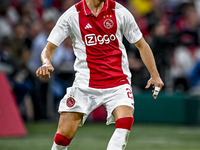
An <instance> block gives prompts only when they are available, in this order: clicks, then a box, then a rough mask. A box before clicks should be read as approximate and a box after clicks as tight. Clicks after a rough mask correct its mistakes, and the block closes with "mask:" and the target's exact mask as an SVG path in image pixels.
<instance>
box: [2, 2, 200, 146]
mask: <svg viewBox="0 0 200 150" xmlns="http://www.w3.org/2000/svg"><path fill="white" fill-rule="evenodd" d="M78 1H79V0H1V1H0V87H1V90H0V110H5V109H9V107H8V106H9V105H8V106H5V105H3V104H4V102H8V96H7V94H6V92H3V91H5V90H6V88H4V87H6V86H8V90H9V93H8V94H11V99H12V101H11V102H12V103H14V104H15V105H16V106H17V111H18V112H19V114H20V117H21V118H22V120H23V121H22V122H24V123H25V125H26V127H27V128H28V132H29V131H30V130H31V131H35V130H32V127H33V129H36V127H35V126H37V123H45V125H47V124H46V123H53V124H54V123H57V121H58V117H59V114H58V113H57V108H58V104H59V101H60V99H61V98H62V97H63V96H64V94H65V91H66V88H67V87H69V86H71V84H72V82H73V79H74V70H73V63H74V59H75V57H74V54H73V50H72V45H71V40H70V39H69V38H67V39H66V40H65V41H64V42H63V43H62V44H61V45H60V46H59V47H58V48H57V50H56V51H55V53H54V58H53V62H52V63H53V66H54V67H55V71H54V72H53V73H52V74H51V78H50V79H45V80H43V79H38V78H37V77H36V75H35V72H36V70H37V68H38V67H39V66H40V65H41V60H40V53H41V51H42V50H43V48H44V46H45V45H46V42H47V41H46V39H47V37H48V35H49V33H50V31H51V29H52V28H53V26H54V25H55V23H56V21H57V19H58V18H59V16H60V15H61V14H62V13H63V12H64V11H65V10H66V9H68V8H69V7H70V6H72V5H73V4H75V3H76V2H78ZM117 1H118V2H119V3H121V4H122V5H124V6H125V7H126V8H127V9H129V11H130V12H131V13H132V14H133V16H134V17H135V20H136V22H137V23H138V25H139V27H140V29H141V31H142V33H143V36H144V38H145V39H146V40H147V42H148V43H149V45H150V46H151V48H152V51H153V53H154V56H155V60H156V64H157V67H158V70H159V73H160V76H161V78H162V79H163V81H164V83H165V86H164V87H163V89H162V92H161V93H160V94H159V96H158V98H157V100H154V99H153V97H152V96H151V95H152V93H151V90H152V89H150V90H145V89H144V87H145V86H146V83H147V80H148V79H149V77H150V76H149V73H148V71H147V69H146V68H145V66H144V64H143V63H142V61H141V59H140V56H139V52H138V50H137V49H136V48H135V46H134V44H130V43H128V42H127V41H126V39H125V38H124V44H125V47H126V49H127V53H128V59H129V65H130V70H131V72H132V87H133V94H134V98H135V108H136V109H135V123H136V124H137V123H138V124H140V123H142V124H143V125H144V124H147V123H148V124H149V123H156V124H157V125H158V124H164V125H166V124H167V125H168V124H170V125H181V127H182V125H184V126H185V125H187V126H188V125H192V126H191V128H189V130H193V129H195V131H197V132H195V131H193V135H195V134H194V133H196V136H195V137H194V139H196V140H199V141H200V129H199V128H197V127H198V126H199V124H200V21H199V19H200V9H199V8H200V0H117ZM5 80H6V81H5ZM11 111H12V110H11ZM0 112H3V111H0ZM2 114H3V113H0V122H1V124H2V122H3V121H2V119H1V117H2V116H3V115H2ZM4 117H5V115H4ZM105 118H106V111H105V108H104V107H103V106H100V107H99V108H98V109H96V110H95V111H94V112H93V113H92V114H91V115H90V116H89V118H88V120H87V121H88V122H92V123H93V121H95V122H96V121H97V122H99V123H100V122H101V121H103V123H104V122H105ZM12 123H13V124H14V123H15V122H12ZM35 124H36V125H35ZM97 126H98V125H97ZM136 126H137V125H136ZM26 127H25V128H26ZM54 127H55V125H53V127H52V126H51V127H50V128H54ZM156 127H157V126H156ZM38 128H40V126H39V127H38ZM99 128H100V127H99ZM176 128H177V127H176ZM176 128H175V130H176ZM138 129H139V130H140V129H141V127H140V126H138ZM148 129H151V126H150V127H149V126H148V125H147V128H145V127H144V129H142V130H148ZM166 129H167V126H164V127H163V130H164V131H166ZM170 129H171V128H170ZM170 129H169V130H167V131H166V133H167V132H168V131H170ZM184 129H185V128H184ZM54 130H56V127H55V129H54ZM102 130H104V127H103V129H102ZM152 130H154V129H152ZM31 131H30V132H31ZM164 131H163V133H165V132H164ZM186 131H188V129H187V128H186V130H184V131H183V132H186ZM38 132H40V131H38ZM47 132H48V133H49V132H50V131H47ZM54 132H55V131H53V132H52V137H53V134H54ZM141 132H142V131H141ZM172 132H174V130H173V131H172ZM181 133H182V132H181ZM45 134H47V133H45ZM188 134H189V135H190V133H189V132H188ZM47 135H48V134H47ZM138 135H139V133H138ZM197 135H198V136H197ZM147 136H148V135H147ZM165 136H166V135H165ZM185 136H187V137H188V135H187V134H186V135H185ZM190 136H191V135H190ZM0 137H1V134H0ZM52 137H51V138H52ZM180 137H181V135H180ZM197 137H198V138H197ZM194 139H192V140H191V141H194ZM1 140H2V139H0V145H1V144H2V143H3V142H2V143H1ZM157 140H158V139H157ZM187 140H189V139H187ZM4 142H5V141H4ZM161 142H162V141H161ZM183 143H184V142H183ZM183 143H182V144H183ZM196 144H197V143H196ZM50 145H51V143H50ZM138 145H139V144H138ZM154 145H155V143H154ZM183 145H184V144H183ZM191 145H192V144H191ZM193 145H195V144H194V143H193ZM136 146H137V144H136ZM134 148H135V147H134ZM177 148H179V147H177ZM194 148H199V149H200V144H197V145H196V147H194ZM5 149H8V148H5ZM80 149H81V148H80ZM87 149H89V148H87ZM104 149H105V148H104ZM138 149H139V148H138ZM141 149H145V148H144V147H143V148H141ZM147 149H148V148H147ZM154 149H156V148H155V147H154ZM160 149H161V148H160ZM21 150H22V148H21Z"/></svg>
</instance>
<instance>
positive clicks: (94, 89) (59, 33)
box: [36, 0, 164, 150]
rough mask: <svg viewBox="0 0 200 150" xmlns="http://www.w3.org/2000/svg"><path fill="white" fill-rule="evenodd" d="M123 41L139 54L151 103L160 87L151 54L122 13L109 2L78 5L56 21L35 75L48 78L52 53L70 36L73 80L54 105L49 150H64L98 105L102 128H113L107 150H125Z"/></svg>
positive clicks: (129, 100)
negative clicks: (103, 117)
mask: <svg viewBox="0 0 200 150" xmlns="http://www.w3.org/2000/svg"><path fill="white" fill-rule="evenodd" d="M123 35H124V36H125V37H126V39H127V40H128V41H129V42H130V43H134V44H135V45H136V47H137V48H138V49H139V52H140V54H141V58H142V60H143V62H144V64H145V65H146V67H147V69H148V71H149V72H150V75H151V78H150V79H149V81H148V82H147V86H146V88H149V87H150V85H154V87H155V89H154V90H153V97H154V98H156V97H157V95H158V93H159V91H160V89H161V88H162V86H163V85H164V84H163V82H162V80H161V78H160V76H159V73H158V71H157V68H156V65H155V60H154V57H153V54H152V51H151V49H150V47H149V45H148V44H147V43H146V41H145V40H144V38H143V36H142V33H141V32H140V29H139V28H138V26H137V24H136V22H135V20H134V17H133V16H132V15H131V13H130V12H129V11H128V10H127V9H126V8H124V7H123V6H122V5H120V4H119V3H117V2H115V1H113V0H82V1H80V2H79V3H77V4H75V5H73V6H72V7H71V8H69V9H68V10H67V11H66V12H65V13H64V14H63V15H62V16H61V17H60V18H59V20H58V21H57V24H56V25H55V27H54V28H53V30H52V31H51V33H50V35H49V37H48V39H47V41H48V42H47V45H46V46H45V48H44V50H43V51H42V53H41V60H42V63H43V65H42V66H41V67H40V68H38V70H37V72H36V74H37V76H38V77H39V78H50V72H52V71H53V70H54V68H53V66H52V64H51V61H52V57H53V53H54V51H55V50H56V48H57V47H58V46H59V45H60V44H61V42H62V41H63V40H64V39H65V38H67V37H68V36H70V37H71V39H72V42H73V49H74V54H75V56H76V60H75V63H74V69H75V71H76V75H75V80H74V83H73V85H72V87H70V88H67V93H66V95H65V96H64V98H63V99H62V100H61V101H60V105H59V110H58V112H59V113H60V119H59V124H58V129H57V132H56V134H55V137H54V143H53V146H52V150H67V149H68V146H69V144H70V142H71V140H72V139H73V137H74V135H75V133H76V131H77V129H78V126H79V125H83V123H84V122H85V120H86V118H87V116H88V115H89V114H90V113H91V112H92V111H93V110H94V109H95V108H97V107H98V106H100V105H102V104H104V105H105V107H106V110H107V125H108V124H110V123H114V122H115V124H116V129H115V131H114V133H113V135H112V137H111V139H110V141H109V144H108V146H107V150H124V149H125V147H126V143H127V139H128V135H129V133H130V130H131V127H132V124H133V122H134V118H133V113H134V100H133V95H132V90H131V83H130V78H131V74H130V71H129V64H128V60H127V54H126V50H125V48H124V45H123V43H122V38H123Z"/></svg>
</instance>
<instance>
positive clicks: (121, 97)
mask: <svg viewBox="0 0 200 150" xmlns="http://www.w3.org/2000/svg"><path fill="white" fill-rule="evenodd" d="M102 104H103V105H104V106H105V107H106V110H107V122H106V124H107V125H109V124H111V123H114V122H115V119H114V116H113V114H112V112H113V110H114V109H115V108H116V107H118V106H122V105H125V106H130V107H132V108H133V109H134V99H133V95H132V88H131V86H130V85H129V84H124V85H120V86H117V87H114V88H107V89H95V88H90V87H88V88H85V87H84V88H81V87H69V88H67V94H66V95H65V96H64V97H63V99H62V100H61V101H60V105H59V110H58V112H59V113H61V112H80V113H83V114H84V116H83V119H82V122H81V123H80V126H81V125H83V124H84V122H85V120H86V119H87V117H88V115H89V114H90V113H91V112H92V111H93V110H94V109H96V108H97V107H99V106H100V105H102Z"/></svg>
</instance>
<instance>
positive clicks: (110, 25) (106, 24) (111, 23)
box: [103, 19, 114, 29]
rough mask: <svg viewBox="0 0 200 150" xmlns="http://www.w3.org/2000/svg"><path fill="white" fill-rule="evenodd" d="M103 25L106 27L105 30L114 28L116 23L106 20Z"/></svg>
mask: <svg viewBox="0 0 200 150" xmlns="http://www.w3.org/2000/svg"><path fill="white" fill-rule="evenodd" d="M103 25H104V27H105V28H107V29H110V28H112V27H113V25H114V22H113V21H112V20H111V19H106V20H105V21H104V22H103Z"/></svg>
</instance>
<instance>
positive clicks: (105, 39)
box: [85, 34, 116, 46]
mask: <svg viewBox="0 0 200 150" xmlns="http://www.w3.org/2000/svg"><path fill="white" fill-rule="evenodd" d="M115 39H116V37H115V35H114V34H111V35H110V36H109V35H104V36H102V35H98V36H96V35H95V34H87V35H85V43H86V45H87V46H92V45H97V44H104V43H105V44H109V43H110V41H114V40H115Z"/></svg>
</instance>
